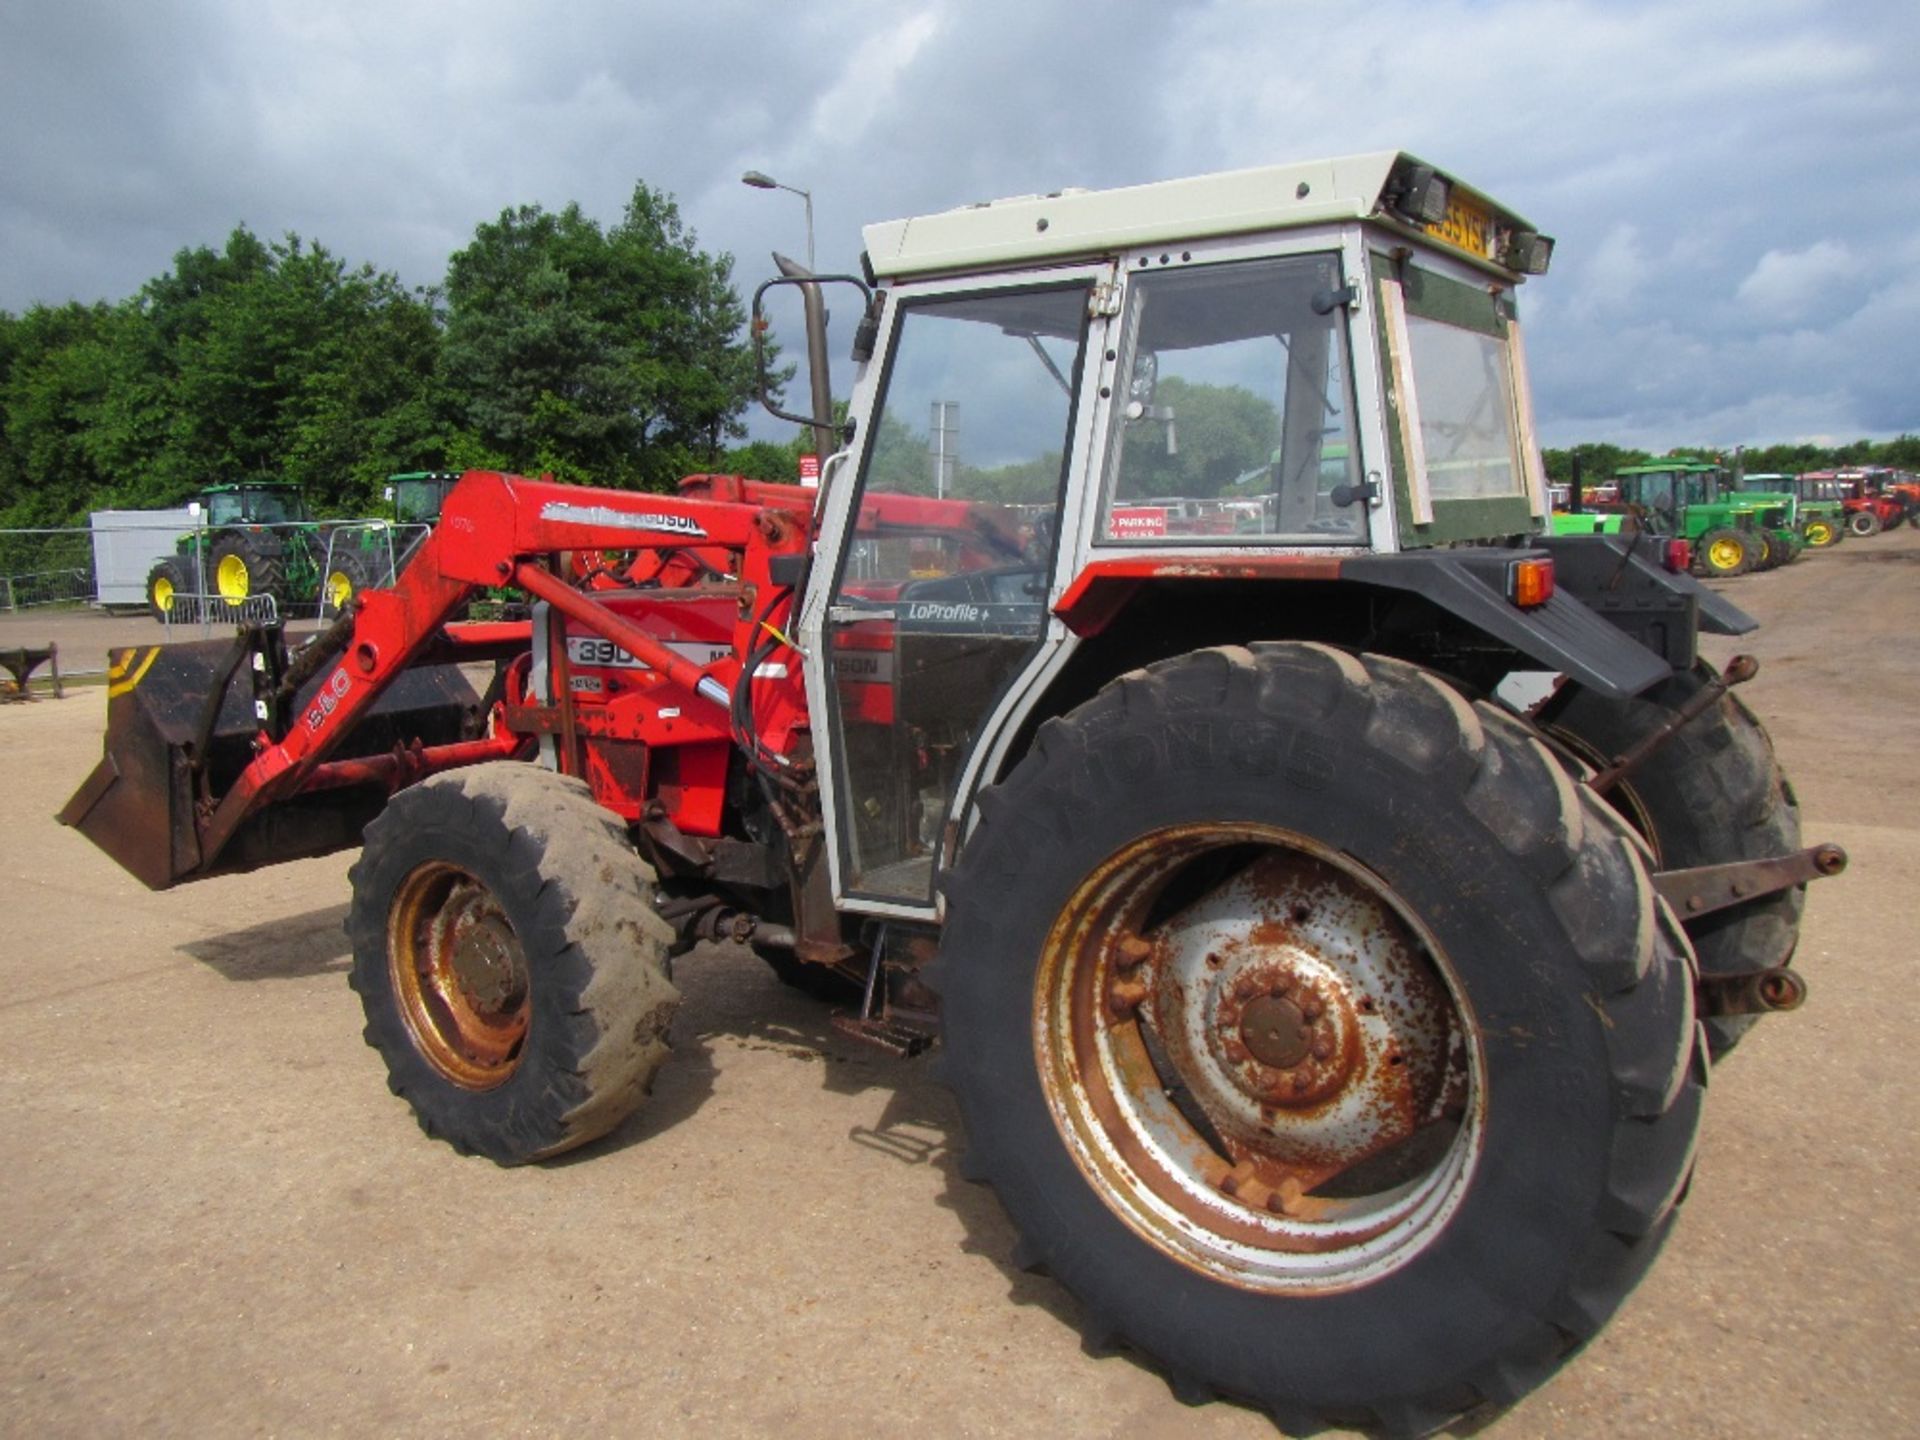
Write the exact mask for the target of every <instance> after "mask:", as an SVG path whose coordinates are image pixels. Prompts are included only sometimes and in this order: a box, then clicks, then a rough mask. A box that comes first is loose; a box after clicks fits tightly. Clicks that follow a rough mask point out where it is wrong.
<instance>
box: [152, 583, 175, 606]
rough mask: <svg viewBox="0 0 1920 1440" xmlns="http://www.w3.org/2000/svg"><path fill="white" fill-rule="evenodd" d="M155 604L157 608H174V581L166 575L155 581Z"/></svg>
mask: <svg viewBox="0 0 1920 1440" xmlns="http://www.w3.org/2000/svg"><path fill="white" fill-rule="evenodd" d="M153 604H154V608H155V609H157V610H171V609H173V581H171V580H169V579H167V577H166V576H164V575H162V576H161V577H160V578H159V579H158V580H156V581H154V582H153Z"/></svg>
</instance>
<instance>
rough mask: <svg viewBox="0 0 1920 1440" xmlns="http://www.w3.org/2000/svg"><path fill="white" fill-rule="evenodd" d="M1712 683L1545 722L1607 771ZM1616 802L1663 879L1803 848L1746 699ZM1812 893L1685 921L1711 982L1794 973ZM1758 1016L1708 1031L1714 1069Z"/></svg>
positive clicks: (1568, 695)
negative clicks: (1781, 970) (1789, 968)
mask: <svg viewBox="0 0 1920 1440" xmlns="http://www.w3.org/2000/svg"><path fill="white" fill-rule="evenodd" d="M1712 678H1713V672H1712V670H1711V669H1709V668H1708V667H1706V666H1704V665H1703V666H1698V667H1696V668H1695V669H1694V670H1693V671H1692V672H1691V673H1689V674H1684V675H1675V676H1674V677H1673V678H1672V679H1671V680H1667V681H1664V682H1663V683H1661V684H1660V685H1658V686H1656V687H1654V688H1653V689H1652V690H1649V691H1647V692H1645V693H1644V694H1641V695H1636V696H1633V697H1632V698H1631V699H1627V700H1609V699H1607V698H1606V697H1605V696H1602V695H1597V694H1595V693H1594V692H1593V691H1591V690H1587V689H1584V688H1583V687H1581V686H1579V685H1575V684H1568V685H1565V686H1562V687H1561V689H1560V691H1559V692H1558V693H1557V694H1556V695H1555V696H1554V698H1553V699H1552V700H1551V701H1549V702H1548V704H1547V706H1546V708H1545V709H1544V710H1543V711H1542V713H1541V715H1540V717H1539V722H1540V724H1541V726H1542V727H1543V728H1544V729H1545V730H1546V731H1547V733H1548V734H1549V735H1551V736H1552V737H1553V738H1554V739H1556V740H1558V741H1560V742H1561V743H1562V744H1564V745H1566V746H1567V748H1569V749H1571V750H1572V751H1574V753H1575V754H1577V755H1578V756H1579V757H1580V758H1581V759H1582V760H1585V761H1587V762H1588V763H1589V764H1591V765H1593V766H1594V767H1595V768H1596V769H1599V768H1601V767H1604V766H1606V765H1609V764H1611V763H1612V761H1613V760H1614V758H1615V757H1617V756H1620V755H1625V754H1627V753H1628V752H1629V751H1631V750H1633V749H1635V748H1636V747H1637V746H1639V744H1640V743H1641V742H1642V741H1644V740H1646V739H1647V738H1648V737H1649V736H1651V735H1652V734H1653V733H1654V732H1655V731H1657V730H1659V729H1661V728H1662V727H1664V726H1665V725H1666V723H1667V722H1668V721H1669V720H1670V719H1671V718H1672V717H1673V714H1674V712H1675V711H1677V710H1679V709H1681V708H1682V707H1683V706H1684V705H1685V704H1686V703H1687V702H1688V701H1689V700H1691V699H1692V698H1693V697H1694V696H1695V695H1697V694H1698V693H1699V692H1700V690H1701V689H1702V687H1703V686H1705V685H1706V684H1707V683H1708V681H1709V680H1711V679H1712ZM1607 799H1608V801H1609V803H1611V804H1612V805H1613V807H1614V808H1615V809H1616V810H1618V811H1619V812H1620V814H1621V815H1622V816H1623V817H1624V818H1625V819H1626V820H1627V822H1628V823H1629V824H1631V825H1632V826H1633V828H1634V829H1635V830H1637V831H1638V832H1639V833H1640V835H1641V836H1642V837H1643V838H1644V839H1645V840H1646V842H1647V844H1648V846H1649V847H1651V849H1652V850H1653V854H1654V863H1655V868H1657V869H1661V870H1683V869H1689V868H1691V867H1693V866H1696V865H1726V864H1732V863H1734V862H1735V861H1741V860H1764V859H1768V858H1770V857H1773V856H1779V855H1790V854H1792V853H1793V852H1794V851H1796V850H1798V849H1799V848H1800V809H1799V806H1798V804H1797V803H1796V801H1795V799H1794V794H1793V787H1792V786H1791V785H1789V784H1788V783H1787V779H1786V776H1785V775H1784V774H1783V773H1782V772H1781V769H1780V764H1779V762H1778V761H1777V760H1776V759H1775V758H1774V753H1773V742H1772V741H1771V740H1770V739H1769V738H1768V736H1767V732H1766V730H1765V728H1764V727H1763V726H1762V725H1761V724H1760V721H1759V720H1758V719H1757V718H1755V716H1754V713H1753V712H1752V711H1751V710H1749V709H1748V708H1747V707H1746V706H1745V705H1744V704H1742V703H1741V702H1740V700H1739V699H1738V698H1737V697H1735V696H1733V695H1726V696H1723V697H1722V698H1721V700H1720V703H1719V704H1718V705H1716V706H1714V707H1713V708H1712V709H1710V710H1708V711H1707V712H1706V713H1705V714H1704V715H1701V716H1699V717H1697V718H1696V719H1694V720H1691V721H1689V722H1688V723H1687V725H1686V726H1685V727H1684V728H1683V729H1681V730H1680V731H1679V733H1678V734H1676V735H1675V736H1674V737H1673V738H1672V739H1671V740H1669V741H1667V742H1666V743H1665V744H1664V745H1663V746H1661V747H1660V748H1659V749H1658V750H1656V751H1654V752H1653V754H1652V755H1651V756H1650V757H1648V759H1647V761H1646V762H1645V763H1644V764H1643V765H1642V766H1641V767H1640V768H1639V769H1638V770H1636V771H1634V772H1633V774H1632V775H1630V776H1628V777H1627V778H1625V779H1623V780H1621V781H1620V782H1619V783H1617V784H1616V785H1615V786H1614V787H1613V788H1612V789H1611V790H1610V791H1608V794H1607ZM1805 904H1806V887H1805V886H1798V887H1796V888H1794V889H1791V890H1780V891H1775V892H1774V893H1773V894H1771V895H1763V896H1761V897H1759V898H1757V899H1754V900H1749V901H1747V902H1746V903H1745V904H1743V905H1737V906H1734V907H1731V908H1729V909H1725V910H1716V911H1713V912H1712V913H1710V914H1707V915H1703V916H1701V917H1699V918H1698V919H1694V920H1689V921H1687V922H1686V929H1687V935H1688V938H1689V939H1690V940H1692V942H1693V948H1694V951H1695V954H1696V955H1697V956H1698V958H1699V963H1700V970H1701V973H1702V974H1706V975H1740V974H1751V973H1754V972H1757V971H1761V970H1770V969H1772V968H1774V967H1775V966H1781V965H1786V964H1787V963H1788V962H1790V961H1791V960H1792V959H1793V954H1794V949H1795V947H1796V946H1797V945H1798V944H1799V940H1800V912H1801V910H1802V908H1803V907H1804V906H1805ZM1755 1018H1756V1017H1754V1016H1752V1015H1740V1016H1715V1017H1714V1018H1712V1019H1709V1020H1708V1021H1706V1022H1705V1023H1706V1030H1707V1039H1708V1042H1709V1045H1710V1046H1711V1049H1712V1054H1713V1058H1714V1059H1716V1060H1717V1059H1720V1058H1721V1057H1723V1056H1725V1055H1726V1054H1727V1052H1728V1051H1730V1050H1732V1049H1733V1047H1734V1046H1735V1045H1737V1044H1738V1043H1739V1041H1740V1037H1741V1036H1743V1035H1744V1034H1746V1032H1747V1031H1748V1030H1750V1029H1752V1028H1753V1023H1754V1020H1755Z"/></svg>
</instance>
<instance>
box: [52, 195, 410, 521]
mask: <svg viewBox="0 0 1920 1440" xmlns="http://www.w3.org/2000/svg"><path fill="white" fill-rule="evenodd" d="M116 320H117V328H116V331H115V337H114V341H113V344H112V347H111V354H110V356H109V358H108V361H107V367H108V370H109V372H110V379H109V383H108V384H107V386H106V389H105V393H104V394H103V395H102V396H101V398H100V402H99V404H98V406H97V408H96V411H95V414H94V423H93V425H92V428H91V432H90V439H89V448H90V453H91V454H92V456H93V458H94V460H95V463H96V465H97V467H98V469H99V470H100V472H101V473H102V475H103V476H107V477H111V478H110V482H109V485H108V488H109V490H110V491H111V492H112V498H113V499H114V500H115V501H116V502H117V503H121V504H127V505H145V506H155V505H168V504H174V503H177V502H178V501H180V500H181V499H183V498H184V497H186V496H187V495H189V494H191V493H192V492H193V491H194V490H196V489H198V488H199V487H201V486H202V485H205V484H209V483H215V482H220V481H231V480H238V479H242V478H247V477H254V476H261V477H269V478H276V479H285V480H292V481H294V482H296V483H298V484H300V485H301V486H302V487H303V488H304V489H305V490H306V492H307V495H308V498H309V500H310V501H311V502H312V504H313V505H314V506H315V507H316V508H318V509H320V510H322V511H336V512H338V511H348V510H364V509H365V508H366V506H367V505H368V504H370V503H371V501H372V498H373V497H374V496H375V495H376V494H377V493H378V485H379V483H380V480H381V478H382V477H383V476H385V475H386V474H388V473H390V472H391V471H393V470H397V469H409V468H417V467H422V466H427V465H434V464H438V463H441V457H442V455H443V453H444V451H445V448H446V444H445V439H444V437H443V436H442V435H441V433H440V426H439V422H438V419H437V413H436V406H435V403H434V391H433V387H434V361H435V357H436V354H437V351H438V346H439V334H438V325H437V317H436V315H435V311H434V308H433V298H432V296H431V295H430V294H426V293H422V292H417V291H409V290H407V289H406V288H405V287H404V286H402V285H401V284H400V282H399V281H398V280H397V279H395V278H394V277H393V276H392V275H389V274H382V273H379V272H376V271H375V270H374V269H373V268H372V267H371V266H367V265H362V266H360V267H358V268H350V267H349V266H348V265H347V264H346V263H345V262H344V261H342V260H340V259H338V258H337V257H335V256H333V255H332V254H330V253H329V252H328V251H327V250H326V249H325V248H324V247H322V246H319V245H309V244H307V243H306V242H304V241H303V240H301V239H300V237H298V236H293V235H290V236H288V237H286V238H285V239H284V240H281V241H277V242H274V243H272V244H268V243H265V242H263V241H261V240H259V239H258V238H257V237H255V236H254V235H253V234H252V233H251V232H249V231H248V230H247V229H246V228H245V227H244V226H242V227H240V228H238V229H236V230H235V231H234V232H233V234H232V235H231V236H229V237H228V240H227V244H226V247H225V249H224V250H221V251H214V250H209V249H207V248H206V247H204V246H203V247H199V248H195V249H189V250H182V251H181V252H179V254H177V255H176V256H175V257H174V264H173V268H172V270H171V271H170V272H169V273H167V274H166V275H162V276H160V277H158V278H156V279H154V280H152V281H150V282H149V283H148V284H147V285H146V286H145V287H144V288H143V289H142V290H141V292H140V294H139V295H138V296H136V297H135V298H134V300H132V301H130V302H129V303H128V304H127V305H126V306H123V307H121V309H120V311H119V312H117V315H116Z"/></svg>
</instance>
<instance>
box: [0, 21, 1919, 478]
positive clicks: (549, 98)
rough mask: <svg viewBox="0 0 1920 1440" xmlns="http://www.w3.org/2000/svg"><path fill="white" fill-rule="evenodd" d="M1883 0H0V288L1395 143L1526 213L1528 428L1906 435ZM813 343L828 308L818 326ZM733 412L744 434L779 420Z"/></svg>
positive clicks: (758, 243) (1649, 443)
mask: <svg viewBox="0 0 1920 1440" xmlns="http://www.w3.org/2000/svg"><path fill="white" fill-rule="evenodd" d="M1917 62H1920V5H1916V4H1914V3H1913V0H1737V3H1733V0H1725V3H1722V0H1698V3H1692V0H1664V3H1657V0H1644V3H1643V0H1365V3H1357V4H1356V3H1352V0H1340V3H1325V0H1263V3H1256V0H1152V3H1134V0H1116V3H1111V4H1108V5H1105V6H1098V5H1087V4H1076V3H1060V0H947V3H915V0H808V3H806V4H803V5H779V4H748V3H741V0H707V3H704V4H692V3H686V0H675V3H659V0H566V3H565V4H552V3H542V4H534V3H510V0H439V3H430V0H371V3H369V0H324V3H321V4H315V3H313V0H298V3H288V0H0V309H4V310H10V311H13V312H16V313H17V312H20V311H22V310H25V309H27V308H28V307H30V306H32V305H34V304H60V303H63V302H65V301H67V300H70V299H79V300H84V301H92V300H102V299H104V300H118V299H120V298H122V297H124V296H126V295H129V294H131V293H133V292H135V291H136V290H138V288H139V287H140V285H141V284H142V283H143V282H144V281H146V280H147V279H149V278H151V277H153V276H155V275H157V274H160V273H162V272H163V271H165V270H166V269H167V268H168V266H169V265H170V264H171V261H172V257H173V255H174V254H175V252H176V251H178V250H180V249H182V248H184V247H189V246H195V245H208V246H216V247H217V246H219V245H221V244H222V243H224V241H225V239H226V236H227V235H228V233H229V232H230V231H231V230H232V229H233V227H234V226H235V225H236V224H241V223H244V224H246V225H247V226H248V227H249V228H250V229H252V230H253V232H254V233H255V234H257V235H260V236H261V237H263V238H267V239H274V238H278V237H280V236H282V235H284V234H287V233H289V232H291V233H296V234H299V235H301V236H302V237H304V238H306V239H308V240H311V241H317V242H319V243H320V244H323V245H325V246H326V247H327V248H328V249H329V250H331V251H332V252H333V253H335V254H336V255H339V256H341V257H343V258H345V259H347V260H349V261H351V262H353V263H356V264H357V263H360V262H363V261H364V262H369V263H371V264H373V265H374V266H375V267H376V268H379V269H382V270H390V271H393V272H395V273H396V274H398V275H399V276H400V278H401V279H403V280H405V281H406V282H408V283H410V284H416V285H433V284H437V283H438V282H439V281H440V279H441V278H442V276H443V275H444V273H445V267H446V262H447V257H448V256H449V255H450V254H451V253H452V252H454V251H455V250H457V249H459V248H460V247H462V246H463V245H464V244H465V243H466V242H467V241H468V240H469V239H470V238H471V237H472V234H473V230H474V227H475V226H476V225H478V224H480V223H481V222H483V221H486V220H490V219H492V218H494V217H496V216H497V215H498V214H499V213H500V211H501V210H503V209H505V208H508V207H510V206H518V205H522V204H538V205H541V206H544V207H546V208H548V209H558V208H560V207H562V206H564V205H566V204H567V203H568V202H570V201H577V202H578V203H579V204H580V205H581V207H582V208H583V209H584V210H585V211H586V212H587V213H588V214H589V215H591V216H593V217H595V218H596V219H598V220H600V221H602V222H603V223H605V224H609V225H610V224H613V223H616V222H617V221H618V220H619V218H620V214H621V210H622V208H623V207H624V204H625V202H626V199H627V197H628V196H629V195H630V194H631V193H632V190H633V186H634V184H635V182H636V181H640V180H644V181H646V182H647V183H648V184H650V185H652V186H654V187H655V188H657V189H662V190H665V191H667V192H669V193H670V194H672V195H673V196H674V197H675V198H676V199H677V200H678V202H679V205H680V208H681V212H682V215H683V218H684V219H685V220H686V221H687V223H688V224H689V225H690V226H691V228H692V229H693V230H694V231H695V233H696V234H697V236H698V238H699V242H700V244H701V245H702V247H703V248H705V249H708V250H710V251H716V252H719V251H724V252H727V253H729V254H732V255H733V256H735V258H736V278H737V280H738V281H739V283H740V284H741V287H742V289H743V291H745V290H750V289H751V288H752V286H753V285H755V284H757V283H758V282H759V280H760V279H763V278H765V277H766V276H768V275H770V274H771V273H772V267H771V261H770V259H769V254H770V252H771V251H773V250H776V249H777V250H781V251H784V252H786V253H788V254H791V255H794V256H796V257H798V256H804V254H805V250H806V231H805V226H804V209H803V205H802V202H801V200H800V198H799V197H798V196H796V195H792V194H788V193H786V192H783V191H764V190H756V189H750V188H748V187H746V186H744V185H742V184H741V183H740V178H739V177H740V175H741V174H742V172H744V171H746V170H749V169H754V170H760V171H764V172H766V173H767V174H770V175H772V176H774V177H775V178H776V179H778V180H781V181H783V182H785V183H787V184H790V185H793V186H796V187H799V188H803V189H807V190H809V191H811V193H812V197H813V210H814V224H815V230H816V235H817V254H818V261H819V266H818V268H819V269H821V270H822V271H826V270H851V269H854V268H855V267H856V264H857V257H858V255H859V250H860V227H861V225H863V224H865V223H870V222H872V221H876V220H884V219H892V218H896V217H899V216H903V215H912V214H920V213H925V212H929V211H935V210H944V209H949V208H952V207H953V206H955V205H960V204H966V203H970V202H973V201H978V200H984V199H990V198H993V197H996V196H1002V195H1014V194H1027V193H1033V192H1045V191H1050V190H1057V189H1060V188H1062V187H1063V186H1069V185H1080V186H1092V187H1104V186H1110V185H1126V184H1136V183H1140V182H1144V181H1149V180H1158V179H1166V178H1170V177H1174V176H1180V175H1192V174H1200V173H1204V172H1207V171H1213V170H1227V169H1236V168H1241V167H1245V166H1251V165H1262V164H1275V163H1287V162H1292V161H1298V160H1308V159H1316V158H1322V157H1325V156H1331V155H1341V154H1350V153H1355V152H1360V151H1367V150H1380V149H1404V150H1409V151H1412V152H1414V153H1415V154H1418V155H1420V156H1422V157H1423V158H1425V159H1427V160H1429V161H1432V162H1434V163H1435V164H1437V165H1439V166H1440V167H1441V168H1443V169H1445V170H1448V171H1450V172H1452V173H1454V174H1456V175H1458V176H1459V177H1460V178H1461V179H1463V180H1465V181H1467V182H1468V183H1470V184H1472V185H1474V186H1475V187H1477V188H1479V189H1481V190H1484V191H1486V192H1487V193H1489V194H1491V195H1493V196H1495V197H1496V198H1498V199H1499V200H1500V201H1501V202H1502V203H1503V204H1505V205H1507V206H1508V207H1510V208H1511V209H1514V210H1516V211H1518V212H1519V213H1521V214H1523V215H1525V216H1527V217H1528V218H1529V219H1531V220H1532V221H1534V222H1535V223H1536V224H1537V225H1539V227H1540V228H1541V229H1542V230H1544V231H1546V232H1547V233H1549V234H1552V235H1553V236H1555V237H1556V239H1557V241H1558V248H1557V250H1556V253H1555V257H1554V264H1553V269H1552V272H1551V273H1550V274H1549V275H1547V276H1546V277H1544V278H1543V279H1540V280H1538V281H1532V282H1529V283H1528V284H1527V286H1526V287H1525V289H1524V290H1523V292H1522V296H1521V309H1522V314H1523V316H1524V317H1525V319H1526V320H1527V352H1528V359H1529V362H1530V364H1531V367H1532V370H1533V381H1534V391H1535V408H1536V412H1537V415H1538V417H1539V421H1540V427H1541V433H1542V438H1543V440H1544V442H1545V443H1546V444H1548V445H1550V446H1561V445H1568V444H1572V443H1575V442H1577V441H1582V440H1593V441H1609V442H1612V443H1615V444H1620V445H1629V446H1638V447H1643V448H1648V449H1654V450H1663V449H1666V448H1668V447H1670V446H1673V445H1678V444H1692V443H1701V444H1711V445H1719V446H1732V445H1735V444H1748V445H1758V444H1767V443H1772V442H1777V441H1791V440H1812V441H1816V442H1837V441H1844V440H1849V439H1855V438H1859V437H1862V436H1866V437H1872V438H1886V437H1890V436H1892V435H1895V434H1900V433H1910V432H1915V431H1920V183H1916V181H1917V179H1920V177H1917V176H1916V173H1915V172H1916V169H1917V168H1920V85H1916V84H1915V83H1914V72H1915V67H1916V63H1917ZM836 348H838V342H836ZM755 428H756V432H757V433H761V434H767V435H781V436H784V433H785V431H784V429H783V428H781V427H767V426H762V425H756V427H755Z"/></svg>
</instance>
